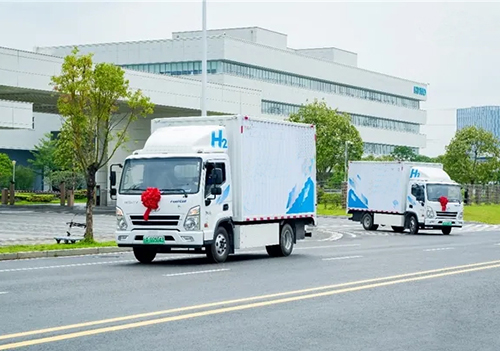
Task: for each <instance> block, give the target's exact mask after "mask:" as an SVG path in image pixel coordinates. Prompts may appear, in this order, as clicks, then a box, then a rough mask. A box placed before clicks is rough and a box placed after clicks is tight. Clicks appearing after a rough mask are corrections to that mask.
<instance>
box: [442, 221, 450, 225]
mask: <svg viewBox="0 0 500 351" xmlns="http://www.w3.org/2000/svg"><path fill="white" fill-rule="evenodd" d="M443 225H451V222H443Z"/></svg>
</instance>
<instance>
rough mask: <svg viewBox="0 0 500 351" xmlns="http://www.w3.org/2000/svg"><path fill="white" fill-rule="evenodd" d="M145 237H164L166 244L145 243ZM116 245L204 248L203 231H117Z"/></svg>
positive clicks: (156, 242)
mask: <svg viewBox="0 0 500 351" xmlns="http://www.w3.org/2000/svg"><path fill="white" fill-rule="evenodd" d="M144 237H163V238H164V240H165V242H164V243H159V242H158V241H154V243H144V241H143V240H144ZM115 239H116V243H117V245H118V246H119V247H137V246H148V247H149V246H162V247H165V248H169V247H171V248H201V247H203V246H204V233H203V231H197V232H178V231H172V230H134V231H116V232H115Z"/></svg>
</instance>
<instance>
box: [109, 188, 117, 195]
mask: <svg viewBox="0 0 500 351" xmlns="http://www.w3.org/2000/svg"><path fill="white" fill-rule="evenodd" d="M109 194H110V195H111V196H116V188H111V189H109Z"/></svg>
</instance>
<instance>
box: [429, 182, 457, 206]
mask: <svg viewBox="0 0 500 351" xmlns="http://www.w3.org/2000/svg"><path fill="white" fill-rule="evenodd" d="M441 196H445V197H446V198H447V199H448V202H461V201H462V192H461V189H460V186H459V185H453V184H428V185H427V199H428V200H429V201H436V202H437V201H439V198H440V197H441Z"/></svg>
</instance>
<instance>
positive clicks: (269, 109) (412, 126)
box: [261, 100, 420, 134]
mask: <svg viewBox="0 0 500 351" xmlns="http://www.w3.org/2000/svg"><path fill="white" fill-rule="evenodd" d="M299 108H300V105H292V104H285V103H281V102H276V101H268V100H262V102H261V112H262V113H264V114H269V115H282V116H289V115H291V114H292V113H297V112H298V111H299ZM348 114H349V115H350V116H351V122H352V124H353V125H355V126H360V127H370V128H378V129H387V130H394V131H397V132H406V133H413V134H419V133H420V125H419V124H416V123H408V122H401V121H395V120H391V119H386V118H379V117H370V116H361V115H356V114H352V113H348Z"/></svg>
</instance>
